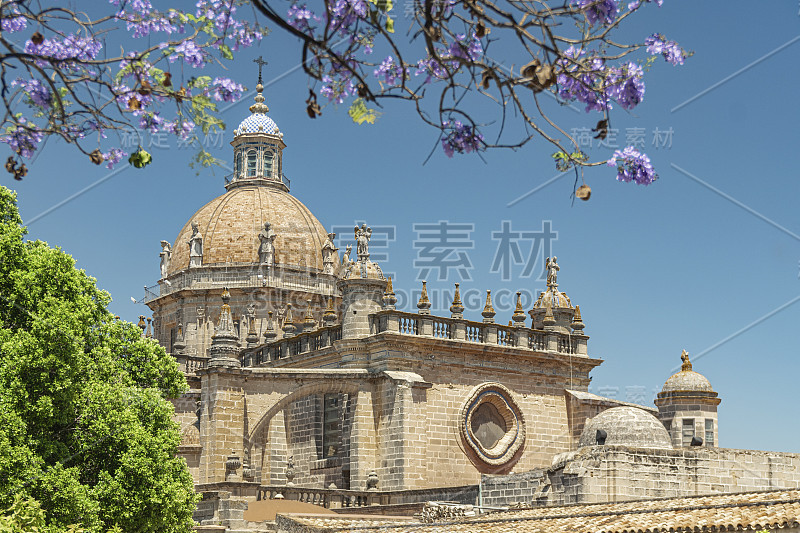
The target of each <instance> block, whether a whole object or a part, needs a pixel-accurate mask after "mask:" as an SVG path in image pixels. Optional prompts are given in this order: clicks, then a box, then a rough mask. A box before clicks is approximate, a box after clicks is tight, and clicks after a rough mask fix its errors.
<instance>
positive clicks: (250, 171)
mask: <svg viewBox="0 0 800 533" xmlns="http://www.w3.org/2000/svg"><path fill="white" fill-rule="evenodd" d="M247 177H248V178H255V177H256V151H255V150H250V151H249V152H247Z"/></svg>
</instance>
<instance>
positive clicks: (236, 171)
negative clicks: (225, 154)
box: [233, 152, 242, 180]
mask: <svg viewBox="0 0 800 533" xmlns="http://www.w3.org/2000/svg"><path fill="white" fill-rule="evenodd" d="M241 177H242V152H236V164H235V165H234V167H233V179H235V180H237V179H239V178H241Z"/></svg>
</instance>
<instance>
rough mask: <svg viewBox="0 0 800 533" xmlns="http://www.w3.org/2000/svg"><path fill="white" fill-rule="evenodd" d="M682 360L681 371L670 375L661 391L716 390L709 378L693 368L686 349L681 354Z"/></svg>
mask: <svg viewBox="0 0 800 533" xmlns="http://www.w3.org/2000/svg"><path fill="white" fill-rule="evenodd" d="M681 361H683V364H681V371H680V372H678V373H676V374H672V375H671V376H670V377H669V379H668V380H667V381H666V383H664V386H663V387H662V388H661V392H714V389H712V388H711V383H710V382H709V381H708V379H706V377H705V376H704V375H703V374H699V373H697V372H695V371H694V370H692V362H691V361H690V360H689V354H688V353H686V350H684V351H683V353H682V354H681Z"/></svg>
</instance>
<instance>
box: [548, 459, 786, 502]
mask: <svg viewBox="0 0 800 533" xmlns="http://www.w3.org/2000/svg"><path fill="white" fill-rule="evenodd" d="M798 486H800V454H790V453H779V452H764V451H757V450H733V449H726V448H702V447H698V448H682V449H673V450H656V449H642V448H628V447H624V446H590V447H585V448H581V449H580V450H579V451H577V452H575V453H574V454H568V456H567V457H564V458H563V460H562V461H558V460H557V461H556V463H555V464H554V465H553V468H551V469H550V470H549V472H548V475H547V479H546V480H545V482H544V483H543V485H542V488H541V489H540V490H539V491H538V492H537V495H536V496H537V497H538V500H537V501H538V502H539V503H541V504H547V505H560V504H568V503H592V502H616V501H624V500H633V499H648V498H665V497H681V496H692V495H699V494H718V493H732V492H746V491H759V490H770V489H781V488H797V487H798Z"/></svg>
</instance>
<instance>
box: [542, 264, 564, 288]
mask: <svg viewBox="0 0 800 533" xmlns="http://www.w3.org/2000/svg"><path fill="white" fill-rule="evenodd" d="M557 259H558V258H557V257H556V256H553V260H552V261H551V260H550V258H549V257H548V258H547V261H545V268H546V269H547V288H548V289H550V288H553V289H554V288H556V287H558V271H559V270H561V269H560V268H559V267H558V263H557V262H556V260H557Z"/></svg>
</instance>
